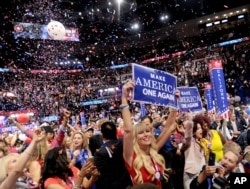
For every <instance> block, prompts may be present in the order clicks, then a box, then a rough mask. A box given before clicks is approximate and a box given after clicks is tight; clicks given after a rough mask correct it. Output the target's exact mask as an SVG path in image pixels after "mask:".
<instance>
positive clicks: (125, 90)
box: [122, 81, 135, 99]
mask: <svg viewBox="0 0 250 189" xmlns="http://www.w3.org/2000/svg"><path fill="white" fill-rule="evenodd" d="M134 87H135V83H134V82H133V81H129V82H127V83H126V84H124V85H123V87H122V96H123V97H125V98H127V99H130V98H131V92H132V90H134Z"/></svg>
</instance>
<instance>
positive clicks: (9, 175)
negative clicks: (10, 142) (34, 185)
mask: <svg viewBox="0 0 250 189" xmlns="http://www.w3.org/2000/svg"><path fill="white" fill-rule="evenodd" d="M43 138H45V133H44V132H41V130H39V129H38V130H36V131H35V132H34V135H33V139H32V141H31V143H30V144H29V146H28V147H27V148H26V150H25V151H24V152H23V153H22V154H21V155H19V154H13V153H10V154H8V155H7V156H5V157H3V158H1V159H0V165H1V166H0V189H7V188H8V189H21V188H22V189H23V188H27V186H28V184H26V186H23V185H22V186H20V185H18V184H20V183H18V182H17V179H18V178H19V177H20V176H21V175H22V173H23V170H24V167H25V165H26V163H27V161H28V159H29V157H30V156H31V154H32V153H33V150H34V148H35V147H36V145H37V143H38V142H39V141H40V140H42V139H43ZM22 184H23V183H22ZM24 184H25V183H24Z"/></svg>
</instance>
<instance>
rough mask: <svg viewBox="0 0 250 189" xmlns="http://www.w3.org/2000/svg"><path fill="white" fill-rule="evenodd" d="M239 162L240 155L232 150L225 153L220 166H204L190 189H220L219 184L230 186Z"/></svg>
mask: <svg viewBox="0 0 250 189" xmlns="http://www.w3.org/2000/svg"><path fill="white" fill-rule="evenodd" d="M239 162H240V154H238V153H237V152H235V151H234V150H232V149H231V150H228V151H227V152H225V154H224V156H223V158H222V160H221V162H220V165H212V166H204V168H203V170H202V171H201V172H200V174H199V175H198V176H197V177H195V178H194V179H193V180H192V182H191V184H190V189H208V188H211V189H214V188H218V184H224V185H229V183H228V181H229V180H230V177H232V174H233V171H234V170H235V169H236V168H237V167H238V164H239ZM217 181H218V182H217ZM216 186H217V187H216ZM221 188H223V187H221Z"/></svg>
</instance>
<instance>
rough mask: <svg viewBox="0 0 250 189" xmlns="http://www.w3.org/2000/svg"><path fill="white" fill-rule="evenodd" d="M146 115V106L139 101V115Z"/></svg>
mask: <svg viewBox="0 0 250 189" xmlns="http://www.w3.org/2000/svg"><path fill="white" fill-rule="evenodd" d="M146 115H147V110H146V106H145V104H144V103H141V115H140V117H141V118H142V117H144V116H146Z"/></svg>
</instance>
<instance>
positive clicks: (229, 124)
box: [227, 120, 244, 132]
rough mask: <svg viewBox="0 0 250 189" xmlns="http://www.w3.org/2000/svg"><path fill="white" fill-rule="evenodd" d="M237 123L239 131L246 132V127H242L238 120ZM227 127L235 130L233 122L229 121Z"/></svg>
mask: <svg viewBox="0 0 250 189" xmlns="http://www.w3.org/2000/svg"><path fill="white" fill-rule="evenodd" d="M235 123H236V126H237V130H238V131H240V132H243V131H244V127H243V126H242V124H241V123H240V122H239V121H237V120H236V121H235ZM227 126H228V129H229V130H233V126H232V121H231V120H229V121H228V122H227Z"/></svg>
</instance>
